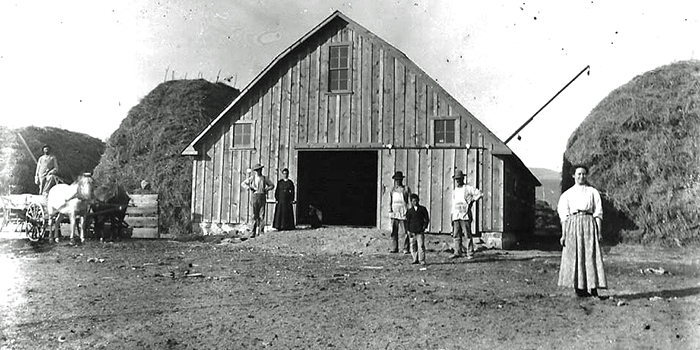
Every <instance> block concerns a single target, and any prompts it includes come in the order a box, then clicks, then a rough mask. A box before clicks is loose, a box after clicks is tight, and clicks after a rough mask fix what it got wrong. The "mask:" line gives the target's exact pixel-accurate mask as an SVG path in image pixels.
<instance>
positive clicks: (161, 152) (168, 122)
mask: <svg viewBox="0 0 700 350" xmlns="http://www.w3.org/2000/svg"><path fill="white" fill-rule="evenodd" d="M238 94H239V91H238V90H237V89H234V88H232V87H230V86H228V85H225V84H223V83H216V84H215V83H211V82H208V81H206V80H203V79H197V80H173V81H168V82H165V83H162V84H160V85H158V86H157V87H156V88H155V89H153V91H151V92H150V93H149V94H148V95H147V96H146V97H144V98H143V99H142V100H141V101H140V102H139V104H138V105H136V106H134V107H133V108H132V109H131V110H130V111H129V113H128V115H127V117H126V118H125V119H124V120H123V121H122V123H121V125H120V126H119V128H118V129H117V130H116V131H115V132H114V133H113V134H112V135H111V136H110V138H109V140H108V141H107V149H106V151H105V153H104V155H103V156H102V159H101V160H100V163H99V164H98V166H97V167H96V168H95V178H96V179H97V180H98V181H113V182H117V183H119V184H120V185H122V186H123V187H124V188H125V189H126V190H127V191H129V192H131V193H156V194H158V195H159V209H160V226H161V227H160V233H161V234H169V235H174V236H177V235H180V234H187V233H189V224H190V200H191V186H192V160H191V159H189V158H185V157H181V156H180V152H181V151H182V150H183V149H184V148H185V146H187V144H188V142H189V141H191V140H192V139H193V138H194V137H196V136H197V134H198V133H199V132H201V131H202V130H203V129H204V128H205V127H206V126H207V125H208V124H209V122H210V121H211V120H213V119H214V118H215V117H216V116H217V115H219V113H220V112H221V111H222V110H223V108H224V107H226V105H228V104H229V103H230V102H231V101H232V100H233V99H234V98H235V97H236V96H238ZM142 182H143V183H144V184H146V183H148V184H150V188H145V189H143V188H142V186H141V184H142Z"/></svg>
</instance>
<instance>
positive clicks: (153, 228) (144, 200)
mask: <svg viewBox="0 0 700 350" xmlns="http://www.w3.org/2000/svg"><path fill="white" fill-rule="evenodd" d="M129 196H130V197H131V200H130V201H129V206H128V207H127V208H126V217H125V218H124V221H126V223H127V224H129V227H131V229H132V230H133V231H132V233H131V237H132V238H160V235H159V234H158V224H159V222H158V195H157V194H130V195H129Z"/></svg>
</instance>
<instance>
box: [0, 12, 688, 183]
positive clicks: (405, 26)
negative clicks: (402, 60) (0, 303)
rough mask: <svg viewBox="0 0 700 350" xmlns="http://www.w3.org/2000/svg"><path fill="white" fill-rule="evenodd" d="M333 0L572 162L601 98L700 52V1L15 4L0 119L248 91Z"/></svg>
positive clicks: (85, 121) (62, 120)
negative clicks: (173, 94) (155, 95)
mask: <svg viewBox="0 0 700 350" xmlns="http://www.w3.org/2000/svg"><path fill="white" fill-rule="evenodd" d="M335 10H340V11H342V12H343V13H344V14H345V15H347V16H348V17H350V18H351V19H353V20H354V21H355V22H357V23H358V24H360V25H362V26H363V27H365V28H367V29H368V30H370V31H371V32H373V33H374V34H376V35H378V36H380V37H381V38H383V39H384V40H386V41H387V42H389V43H390V44H392V45H393V46H395V47H396V48H397V49H399V50H400V51H402V52H403V53H405V54H406V55H407V56H408V57H409V58H410V59H411V60H412V61H413V62H415V63H416V64H417V65H418V66H419V67H421V69H423V71H425V72H426V73H427V74H428V75H429V76H431V77H432V78H433V79H435V80H436V81H437V82H438V83H439V84H440V85H442V86H443V88H445V90H446V91H447V92H448V93H449V94H451V95H452V96H453V97H454V98H455V99H457V101H459V102H460V103H461V104H462V105H463V106H465V107H466V108H467V109H468V110H469V111H470V112H471V113H472V114H473V115H474V116H475V117H476V118H478V119H479V120H480V121H481V122H482V123H483V124H484V125H486V126H487V127H488V128H489V129H490V130H491V131H492V132H493V133H494V134H495V135H496V136H497V137H499V138H500V139H501V140H503V141H505V140H506V139H507V138H508V137H509V136H511V134H513V133H514V132H515V131H516V130H517V129H518V127H520V126H521V125H522V124H523V123H525V122H526V121H527V120H528V119H529V118H530V117H532V116H533V115H534V114H535V112H537V111H538V110H539V109H540V108H541V107H542V106H544V105H545V103H547V101H549V100H550V99H551V98H552V97H553V96H554V95H555V94H556V93H557V92H559V90H560V89H562V88H563V87H564V86H565V85H566V84H567V83H569V82H570V81H571V80H572V79H574V77H575V76H576V75H577V74H578V73H579V72H581V71H582V70H583V69H584V68H585V67H587V66H590V71H589V72H590V74H583V75H581V76H579V77H578V78H577V79H576V80H575V81H573V82H572V83H571V85H569V87H568V88H566V89H565V90H564V91H563V92H562V93H561V94H560V95H559V96H558V97H557V98H556V99H554V100H553V101H552V102H551V103H550V104H549V105H548V106H547V107H546V108H544V109H543V110H542V111H541V112H540V113H539V114H538V115H537V116H536V117H535V118H534V119H533V121H532V122H531V123H529V124H528V125H527V126H526V127H525V128H524V129H523V130H522V131H521V132H520V133H519V136H520V139H518V138H514V139H512V140H511V141H509V142H508V146H509V147H510V148H511V149H512V150H513V151H514V152H515V153H516V154H517V155H518V156H519V157H520V158H521V159H522V160H523V162H524V163H525V165H527V166H528V167H531V168H547V169H551V170H555V171H560V170H561V162H562V155H563V152H564V151H565V149H566V142H567V140H568V138H569V137H570V136H571V134H572V133H573V132H574V130H575V129H576V127H577V126H578V125H579V124H580V123H581V122H582V121H583V120H584V119H585V118H586V116H587V115H588V114H589V113H590V112H591V110H592V109H593V108H594V107H595V106H596V105H597V104H598V103H599V102H600V101H601V100H602V99H603V98H605V97H606V96H607V95H608V94H609V93H610V92H611V91H613V90H614V89H616V88H618V87H620V86H622V85H624V84H626V83H627V82H629V81H630V80H631V79H633V78H634V77H635V76H637V75H640V74H643V73H645V72H647V71H649V70H653V69H655V68H658V67H661V66H664V65H667V64H670V63H673V62H678V61H685V60H690V59H699V58H700V40H697V33H700V11H698V10H700V3H699V2H694V1H678V0H667V1H646V0H643V1H618V0H607V1H602V0H594V1H591V0H587V1H583V0H568V1H558V0H537V1H533V0H521V1H472V0H430V1H428V0H358V1H336V0H309V1H301V0H260V1H253V0H213V1H204V0H173V1H167V0H161V1H156V0H119V1H76V0H64V1H53V0H34V1H31V0H22V1H14V0H4V1H2V2H0V33H1V34H0V100H1V101H2V103H0V125H4V126H10V127H20V126H29V125H34V126H40V127H43V126H53V127H60V128H64V129H67V130H71V131H75V132H81V133H85V134H88V135H91V136H93V137H97V138H99V139H102V140H106V139H107V138H108V137H109V136H110V135H111V134H112V133H113V132H114V131H116V129H117V128H118V127H119V125H120V123H121V121H122V120H123V119H124V118H125V117H126V116H127V113H128V112H129V109H131V108H132V107H133V106H135V105H136V104H138V102H139V101H140V99H141V98H143V97H144V96H146V95H147V94H148V93H149V92H150V91H151V90H153V89H154V88H155V87H156V86H158V84H160V83H162V82H163V81H165V80H172V79H185V78H187V79H194V78H204V79H207V80H209V81H217V79H218V80H219V81H222V80H224V79H226V81H227V82H228V84H229V85H232V86H234V87H236V88H238V89H243V88H244V87H245V86H246V85H248V83H249V82H250V81H251V80H252V79H253V78H254V77H255V76H256V75H257V74H258V73H259V72H261V71H262V70H263V69H264V68H265V67H266V66H267V65H268V64H269V63H270V62H271V61H272V60H273V59H274V58H275V57H276V56H277V55H278V54H279V53H280V52H282V51H283V50H285V49H286V48H288V47H289V46H291V45H292V44H293V43H294V42H296V41H297V40H298V39H299V38H301V37H302V36H303V35H304V34H306V33H307V32H308V31H309V30H311V29H313V28H314V27H315V26H316V25H317V24H319V23H320V22H321V21H323V20H324V19H325V18H326V17H328V16H329V15H330V14H332V13H333V11H335Z"/></svg>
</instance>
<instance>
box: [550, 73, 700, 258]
mask: <svg viewBox="0 0 700 350" xmlns="http://www.w3.org/2000/svg"><path fill="white" fill-rule="evenodd" d="M578 163H583V164H587V165H588V166H589V167H590V169H591V174H590V177H589V180H590V182H591V184H592V185H593V186H595V187H596V188H598V189H599V190H600V191H601V194H602V195H603V197H604V209H605V211H606V213H605V220H604V221H603V222H604V234H607V235H608V237H610V236H611V235H612V238H613V239H616V240H619V241H626V242H643V243H661V244H669V245H683V244H686V243H700V225H699V223H700V176H698V169H700V61H697V60H692V61H683V62H676V63H672V64H669V65H666V66H663V67H660V68H657V69H654V70H652V71H650V72H646V73H644V74H642V75H639V76H637V77H635V78H634V79H632V80H631V81H630V82H628V83H627V84H625V85H623V86H621V87H619V88H617V89H615V90H614V91H612V92H611V93H610V94H608V96H607V97H605V98H604V99H603V100H602V101H601V102H600V103H599V104H598V105H597V106H596V107H595V108H594V109H593V110H592V111H591V113H590V114H589V115H588V116H587V117H586V119H585V120H584V121H583V123H581V125H579V127H578V128H577V129H576V131H574V133H573V134H572V135H571V137H570V138H569V141H568V144H567V149H566V152H565V153H564V162H563V164H562V169H563V172H564V173H565V174H566V173H569V172H570V169H571V168H572V166H573V165H574V164H578ZM572 182H573V180H572V179H571V177H569V176H562V188H564V189H566V188H569V187H570V186H571V184H572Z"/></svg>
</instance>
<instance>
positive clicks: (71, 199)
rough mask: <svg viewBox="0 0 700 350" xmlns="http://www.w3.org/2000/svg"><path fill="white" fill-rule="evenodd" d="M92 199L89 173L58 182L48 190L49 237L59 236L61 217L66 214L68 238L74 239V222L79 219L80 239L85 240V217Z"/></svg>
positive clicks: (91, 183) (91, 184) (91, 180)
mask: <svg viewBox="0 0 700 350" xmlns="http://www.w3.org/2000/svg"><path fill="white" fill-rule="evenodd" d="M92 200H93V179H92V176H91V175H90V174H89V173H85V174H83V175H80V176H78V180H77V181H75V182H74V183H72V184H70V185H67V184H58V185H55V186H53V187H51V189H50V190H49V194H48V198H47V207H48V216H49V230H51V235H50V238H51V239H53V238H54V237H55V238H56V241H57V242H58V237H60V236H61V219H62V217H63V216H68V219H69V221H70V240H71V242H73V241H74V239H73V235H74V234H75V224H76V221H77V220H78V219H79V220H80V223H79V229H80V241H81V242H85V226H86V225H85V217H86V216H87V213H88V210H89V205H90V202H91V201H92Z"/></svg>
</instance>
